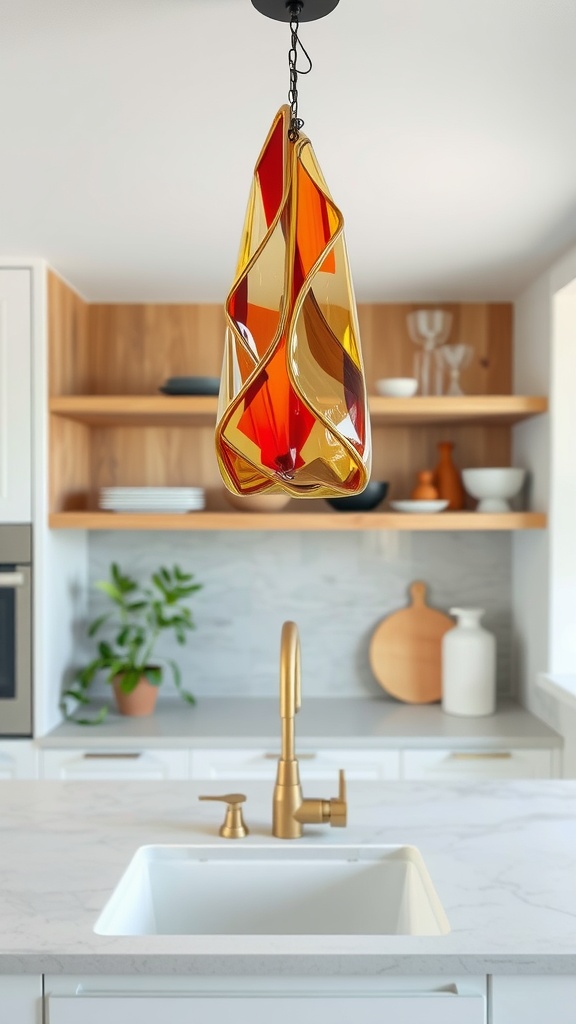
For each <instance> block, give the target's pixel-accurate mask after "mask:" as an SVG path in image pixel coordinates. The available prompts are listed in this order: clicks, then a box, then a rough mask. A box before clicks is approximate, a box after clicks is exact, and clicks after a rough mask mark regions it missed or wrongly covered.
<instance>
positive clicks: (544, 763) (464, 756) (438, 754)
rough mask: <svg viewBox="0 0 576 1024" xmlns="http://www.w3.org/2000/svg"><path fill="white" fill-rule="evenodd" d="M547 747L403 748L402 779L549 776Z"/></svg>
mask: <svg viewBox="0 0 576 1024" xmlns="http://www.w3.org/2000/svg"><path fill="white" fill-rule="evenodd" d="M553 774H554V773H553V760H552V751H550V750H524V749H522V748H518V749H514V750H509V749H507V750H485V751H483V750H475V751H474V750H404V751H402V778H403V779H423V780H430V781H434V780H436V779H481V778H486V779H549V778H552V777H553Z"/></svg>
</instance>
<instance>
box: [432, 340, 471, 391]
mask: <svg viewBox="0 0 576 1024" xmlns="http://www.w3.org/2000/svg"><path fill="white" fill-rule="evenodd" d="M473 351H474V350H473V348H472V346H471V345H464V344H458V345H444V346H443V348H439V349H438V351H437V352H435V359H436V365H437V369H438V370H439V371H440V372H439V377H440V382H442V379H443V376H444V370H445V369H446V370H447V371H448V387H447V389H446V392H445V393H446V394H447V395H463V394H464V392H463V390H462V388H461V386H460V374H461V372H462V370H465V369H466V367H467V366H469V365H470V362H471V359H472V353H473ZM441 393H442V391H441V384H440V390H439V394H441Z"/></svg>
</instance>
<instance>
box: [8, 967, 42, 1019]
mask: <svg viewBox="0 0 576 1024" xmlns="http://www.w3.org/2000/svg"><path fill="white" fill-rule="evenodd" d="M43 1020H44V1018H43V1015H42V976H41V975H39V974H38V975H30V976H29V975H26V974H22V975H15V976H12V975H8V974H7V975H0V1021H2V1024H42V1021H43Z"/></svg>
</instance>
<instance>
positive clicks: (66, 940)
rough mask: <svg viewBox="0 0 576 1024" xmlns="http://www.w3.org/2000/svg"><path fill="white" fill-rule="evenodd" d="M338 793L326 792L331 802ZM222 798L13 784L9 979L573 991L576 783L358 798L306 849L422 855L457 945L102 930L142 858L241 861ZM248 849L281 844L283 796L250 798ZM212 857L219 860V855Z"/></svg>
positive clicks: (6, 904)
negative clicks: (539, 984) (147, 850)
mask: <svg viewBox="0 0 576 1024" xmlns="http://www.w3.org/2000/svg"><path fill="white" fill-rule="evenodd" d="M332 788H333V787H331V786H330V784H328V783H320V784H318V795H320V796H326V797H328V796H331V795H333V794H332V792H331V789H332ZM201 792H203V793H213V794H216V793H221V792H222V789H221V787H220V786H219V785H218V784H217V783H203V784H202V786H201V787H200V786H198V785H196V784H194V783H182V782H177V783H166V782H158V783H156V782H147V783H141V782H129V783H121V784H118V783H114V782H109V783H100V782H98V783H89V782H85V783H80V782H78V783H77V782H74V783H63V782H46V781H44V782H4V783H0V822H1V826H0V827H1V855H0V972H2V973H3V974H20V973H32V974H42V973H45V974H46V973H50V974H54V973H55V974H78V973H82V974H98V973H103V974H132V973H136V974H143V975H150V974H158V975H166V974H173V975H178V974H186V975H191V974H202V975H237V976H241V975H245V974H246V973H250V974H251V975H265V974H267V975H318V974H324V975H327V974H341V973H349V974H361V975H370V974H372V975H378V974H382V973H385V974H387V975H390V974H447V975H452V974H454V971H455V968H456V970H457V972H458V973H466V974H496V973H505V974H516V973H527V974H535V973H538V974H547V973H554V974H570V975H575V976H576V782H568V781H556V780H554V781H547V780H546V781H515V782H502V781H493V782H481V783H476V784H474V785H470V784H463V783H457V784H456V783H452V784H445V785H443V786H438V785H435V786H432V785H429V784H425V783H413V782H412V783H402V782H400V783H391V784H387V783H352V784H350V785H349V789H348V805H349V818H348V827H347V828H346V829H330V828H328V827H325V826H320V827H312V826H311V827H309V828H308V829H307V832H306V835H305V837H304V838H303V839H302V840H299V842H298V845H299V847H303V846H316V847H317V846H318V845H321V846H334V845H341V844H355V845H360V844H370V843H371V844H383V845H388V844H393V845H396V844H398V845H405V844H407V845H411V846H416V847H417V848H418V849H419V851H420V853H421V854H422V856H423V858H424V861H425V864H426V867H427V869H428V871H429V873H430V876H431V879H432V882H433V884H434V886H435V888H436V891H437V894H438V896H439V899H440V901H441V903H442V906H443V908H444V911H445V913H446V915H447V918H448V922H449V925H450V931H449V932H448V933H447V934H445V935H437V936H411V935H388V936H386V935H384V936H378V935H368V936H361V935H351V936H338V935H327V936H320V937H319V936H314V935H305V936H289V935H288V936H281V935H279V936H270V935H262V936H258V935H254V936H243V935H231V936H225V935H222V936H220V935H209V936H192V935H191V936H183V935H178V936H171V935H151V936H144V935H136V936H111V935H98V934H96V933H95V932H94V930H93V929H94V925H95V922H96V920H97V918H98V916H99V914H100V912H101V911H102V908H103V907H104V905H105V903H106V901H107V900H108V898H109V897H110V895H111V893H112V891H113V889H114V887H115V886H116V884H117V882H118V881H119V879H120V876H121V874H122V873H123V871H124V870H125V868H126V867H127V865H128V863H129V861H130V860H131V858H132V856H133V854H134V852H135V851H136V849H137V848H138V847H139V846H143V845H148V844H202V845H204V846H206V847H212V849H214V848H216V849H219V848H221V847H222V846H224V847H226V849H229V848H231V847H232V845H233V844H232V842H231V841H230V840H224V839H221V838H219V836H218V828H219V826H220V824H221V817H222V815H223V809H224V808H223V805H221V804H213V803H199V802H198V796H199V794H200V793H201ZM244 792H245V793H246V794H247V796H248V800H247V803H246V804H245V805H244V806H245V818H246V823H247V825H248V826H249V828H250V835H249V836H248V838H246V839H244V840H241V841H237V845H236V848H237V849H242V850H245V849H246V848H247V847H249V846H250V845H254V846H260V845H262V844H270V845H271V846H276V847H277V846H279V845H280V846H284V847H289V846H291V845H292V844H290V843H286V842H284V841H282V840H278V839H273V838H272V837H271V835H270V822H271V802H272V791H271V787H270V786H269V785H268V784H265V783H246V785H245V787H244ZM206 852H207V855H208V856H210V850H209V849H207V851H206Z"/></svg>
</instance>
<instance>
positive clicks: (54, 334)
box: [48, 271, 90, 395]
mask: <svg viewBox="0 0 576 1024" xmlns="http://www.w3.org/2000/svg"><path fill="white" fill-rule="evenodd" d="M48 355H49V358H48V375H49V381H48V387H49V394H50V395H76V394H80V395H81V394H86V393H87V392H89V391H90V371H89V338H88V306H87V304H86V303H85V302H84V301H83V299H81V298H80V296H79V295H78V294H77V292H75V291H73V290H72V288H70V286H69V285H67V284H66V282H65V281H63V280H62V278H60V277H58V275H57V274H55V273H54V272H53V271H49V272H48Z"/></svg>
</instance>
